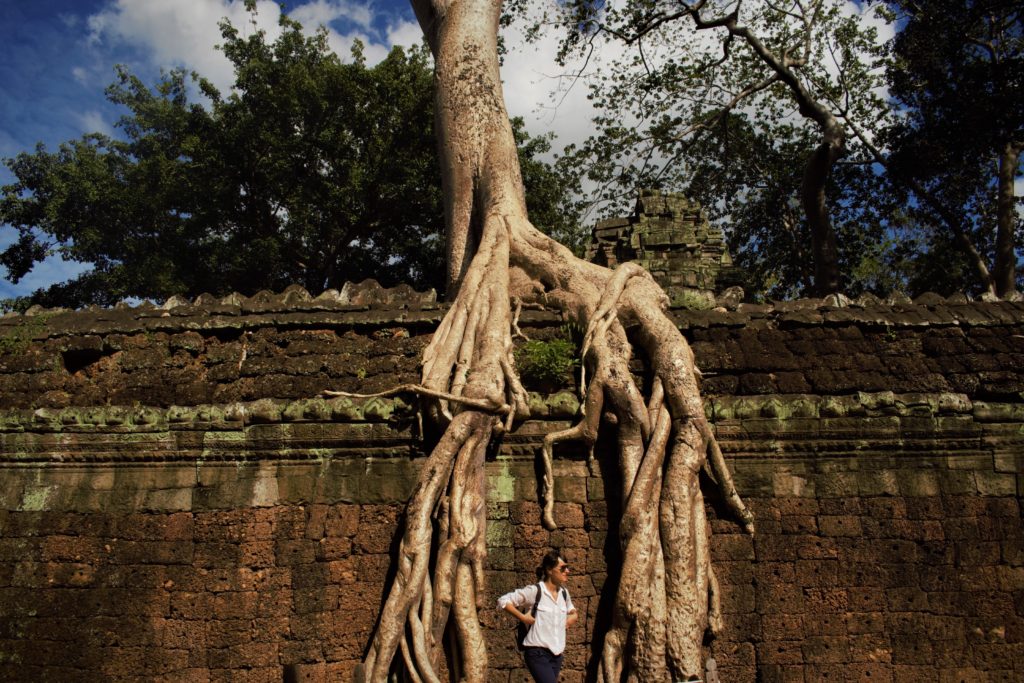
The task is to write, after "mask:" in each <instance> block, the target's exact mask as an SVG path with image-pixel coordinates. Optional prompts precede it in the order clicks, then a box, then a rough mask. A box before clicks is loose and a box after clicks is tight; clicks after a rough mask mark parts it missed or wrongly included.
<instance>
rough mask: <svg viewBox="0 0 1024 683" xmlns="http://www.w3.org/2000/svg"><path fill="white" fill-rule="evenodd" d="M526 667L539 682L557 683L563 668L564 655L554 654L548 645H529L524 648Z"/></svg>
mask: <svg viewBox="0 0 1024 683" xmlns="http://www.w3.org/2000/svg"><path fill="white" fill-rule="evenodd" d="M523 657H524V658H525V659H526V668H527V669H529V670H530V675H531V676H533V680H535V681H537V683H556V682H557V681H558V672H559V671H561V670H562V655H556V654H552V653H551V650H549V649H547V648H546V647H528V648H526V649H525V650H523Z"/></svg>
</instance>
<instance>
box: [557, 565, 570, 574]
mask: <svg viewBox="0 0 1024 683" xmlns="http://www.w3.org/2000/svg"><path fill="white" fill-rule="evenodd" d="M555 571H556V572H561V573H563V574H568V573H569V565H567V564H563V565H562V566H561V567H555Z"/></svg>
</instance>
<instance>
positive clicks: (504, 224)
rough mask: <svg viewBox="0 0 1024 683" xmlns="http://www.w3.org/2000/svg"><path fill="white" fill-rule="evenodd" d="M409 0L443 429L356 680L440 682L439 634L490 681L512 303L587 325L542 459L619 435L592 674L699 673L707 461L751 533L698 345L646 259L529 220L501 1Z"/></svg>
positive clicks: (433, 376) (521, 395) (456, 669)
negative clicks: (425, 49) (612, 566)
mask: <svg viewBox="0 0 1024 683" xmlns="http://www.w3.org/2000/svg"><path fill="white" fill-rule="evenodd" d="M413 6H414V9H415V11H416V15H417V18H418V19H419V21H420V25H421V27H422V28H423V31H424V34H425V36H426V38H427V42H428V43H429V44H430V46H431V49H432V51H433V53H434V61H435V80H436V89H437V95H436V96H437V134H438V137H439V144H440V149H441V155H440V157H441V163H442V174H443V180H444V188H445V195H446V207H447V208H446V217H447V220H448V226H447V236H448V240H449V241H448V254H449V262H448V278H449V287H450V290H451V292H453V296H452V298H451V302H452V303H451V308H450V309H449V311H448V313H447V314H446V315H445V317H444V319H443V320H442V322H441V324H440V326H439V327H438V330H437V332H436V333H435V334H434V337H433V339H432V340H431V342H430V344H429V345H428V346H427V348H426V350H425V351H424V357H423V369H422V380H421V382H422V384H421V386H420V389H421V393H423V394H426V395H428V396H431V397H434V398H435V399H436V400H433V401H431V403H430V404H429V406H428V410H427V412H428V413H429V414H430V415H431V416H432V417H433V418H434V419H435V420H437V421H438V422H439V423H440V424H441V425H442V426H444V427H445V431H444V434H443V436H442V438H441V439H440V441H439V443H438V444H437V446H436V447H435V448H434V450H433V452H432V453H431V455H430V456H429V458H428V459H427V461H426V463H425V465H424V467H423V469H422V471H421V474H420V478H419V481H418V484H417V486H416V489H415V492H414V494H413V496H412V498H411V499H410V501H409V503H408V507H407V510H406V515H405V522H404V530H403V537H402V540H401V543H400V546H399V551H398V557H397V565H398V566H397V573H396V577H395V579H394V582H393V584H392V586H391V587H390V589H389V590H390V592H389V594H388V597H387V599H386V602H385V605H384V608H383V610H382V613H381V616H380V621H379V623H378V626H377V630H376V632H375V634H374V637H373V640H372V643H371V644H370V647H369V650H368V652H367V655H366V657H365V659H364V661H363V663H362V664H361V665H360V666H359V667H357V670H356V679H357V680H365V681H372V682H373V683H384V682H385V681H386V680H387V677H388V674H389V672H390V671H392V669H393V668H394V667H396V666H403V667H404V668H405V670H406V672H407V675H408V677H409V679H410V680H413V681H417V682H418V681H439V673H438V672H439V671H440V666H439V664H440V662H441V657H442V656H444V648H443V639H444V637H445V633H446V632H447V633H449V634H454V639H455V644H454V646H452V647H450V648H449V653H450V654H451V655H452V657H453V660H452V661H450V662H449V666H448V670H449V672H451V673H453V674H454V676H453V679H454V680H464V681H467V682H468V683H484V682H485V681H486V680H487V673H486V672H487V653H486V648H485V645H484V640H483V634H482V631H481V627H480V622H479V618H478V616H477V610H478V609H480V608H483V607H484V597H485V595H486V592H485V589H484V583H483V576H484V571H483V570H484V563H485V560H486V546H485V542H484V540H485V523H486V517H485V509H486V504H485V498H484V496H485V488H484V476H483V471H484V460H485V454H486V451H487V446H488V444H489V442H490V441H491V439H492V438H493V437H494V436H496V435H497V434H500V433H501V432H502V431H504V430H507V429H509V428H510V427H511V426H512V424H513V422H514V421H515V420H517V419H523V418H525V417H527V416H528V415H529V411H528V408H527V396H526V392H525V391H524V390H523V388H522V385H521V383H520V381H519V377H518V374H517V372H516V369H515V363H514V356H513V345H512V327H513V320H512V317H511V304H510V302H511V301H512V299H513V298H515V299H518V300H520V301H522V302H527V303H540V304H543V305H545V306H548V307H552V308H555V309H557V310H559V311H561V312H562V314H563V316H564V317H565V318H566V319H567V320H572V321H575V322H577V323H578V324H579V325H580V326H581V328H583V329H586V330H587V333H586V336H585V340H584V344H583V349H582V351H581V353H582V355H583V365H584V368H585V373H586V375H587V376H589V377H590V380H589V383H586V382H585V380H584V381H583V382H581V384H584V385H585V387H586V388H585V391H584V400H583V405H584V408H583V410H582V412H583V415H582V417H581V419H580V421H579V423H578V424H577V425H575V426H574V427H572V428H571V429H568V430H565V431H563V432H557V433H554V434H551V435H549V436H548V437H547V438H546V439H545V442H544V448H543V452H542V456H543V457H544V460H545V468H546V471H547V472H550V471H551V457H552V451H553V449H554V446H555V445H556V444H557V443H558V442H559V441H565V440H569V439H575V440H580V441H583V442H584V443H587V444H589V445H593V444H594V441H595V440H596V438H597V431H598V426H599V424H600V422H601V420H602V419H609V420H610V421H611V422H612V423H614V424H615V425H616V429H617V445H618V469H619V475H620V477H621V480H622V491H623V494H622V495H623V508H624V514H623V516H622V520H621V523H620V527H619V534H620V539H621V544H622V555H623V563H622V573H621V577H620V579H619V584H618V587H617V589H616V590H617V592H616V596H615V600H614V607H613V613H614V614H613V623H612V624H610V625H609V627H608V630H607V633H606V635H605V640H604V644H603V651H602V655H601V662H600V666H599V679H600V680H601V681H607V682H609V683H611V682H613V681H614V682H615V683H618V682H619V681H652V682H653V681H657V682H659V683H661V682H663V681H666V680H680V679H685V678H686V677H688V676H699V675H701V674H702V673H703V658H702V653H701V648H702V642H703V639H704V636H705V633H706V632H707V630H708V629H709V627H711V628H712V629H713V628H714V626H715V624H716V623H717V619H718V610H717V596H716V593H715V591H714V586H715V581H714V573H713V569H712V566H711V560H710V555H709V551H708V547H709V543H708V537H709V533H710V531H709V525H708V523H707V520H706V518H705V515H704V504H703V498H702V496H701V492H700V488H699V485H698V474H699V472H700V471H701V470H702V469H703V468H707V469H708V470H709V474H710V476H711V477H712V478H713V480H714V481H716V482H717V483H718V485H719V487H720V488H721V489H722V490H723V494H724V497H725V500H726V501H727V503H728V504H729V505H730V506H731V507H732V509H733V510H734V511H735V513H736V514H737V515H738V516H739V517H740V518H741V519H742V520H743V523H744V525H745V526H746V528H747V529H748V530H751V531H752V529H753V520H752V517H751V516H750V514H749V513H748V512H747V510H746V509H745V508H744V506H743V503H742V501H740V499H739V496H738V495H737V494H736V491H735V488H734V487H733V485H732V480H731V477H730V474H729V471H728V469H727V467H726V465H725V461H724V458H723V456H722V453H721V450H719V449H718V447H717V443H716V441H715V438H714V434H713V433H712V431H711V429H710V427H709V425H708V422H707V420H706V418H705V415H704V407H703V401H702V399H701V396H700V390H699V372H698V370H697V369H696V367H695V366H694V359H693V354H692V352H691V350H690V348H689V346H688V345H687V343H686V341H685V339H684V338H683V337H682V335H681V334H680V333H679V330H678V328H676V326H675V325H674V323H673V322H672V321H671V320H670V318H669V317H668V316H667V315H666V310H667V304H668V299H667V297H666V296H665V294H664V292H662V290H661V289H660V287H658V285H657V284H656V283H655V282H654V280H653V279H652V278H651V277H650V275H649V274H647V273H646V271H644V270H643V269H642V268H640V267H638V266H635V265H633V264H626V265H623V266H620V267H619V268H618V269H617V270H615V271H611V270H608V269H606V268H603V267H600V266H597V265H595V264H591V263H588V262H585V261H581V260H580V259H577V258H576V257H575V256H573V255H572V253H571V252H570V251H569V250H568V249H566V248H565V247H563V246H562V245H560V244H558V243H557V242H555V241H554V240H552V239H550V238H549V237H547V236H546V235H544V234H543V233H541V232H540V231H538V230H536V229H535V228H534V227H533V226H532V225H531V224H530V222H529V220H528V218H527V215H526V204H525V198H524V195H523V185H522V180H521V176H520V170H519V164H518V157H517V154H516V147H515V141H514V139H513V135H512V128H511V125H510V123H509V119H508V114H507V112H506V110H505V105H504V100H503V96H502V89H501V81H500V77H499V73H498V52H497V30H498V19H499V16H500V12H501V0H450V1H449V2H444V1H442V0H433V1H431V0H413ZM634 352H636V353H638V354H639V355H640V356H642V357H643V358H644V359H645V360H646V362H647V365H648V367H649V369H650V375H651V377H650V379H649V386H650V389H649V391H648V392H647V393H646V394H645V393H644V391H642V387H641V386H639V385H638V383H637V381H636V380H635V379H634V377H633V375H632V373H631V372H630V370H629V363H630V360H631V358H632V357H633V355H634ZM439 397H440V398H439ZM551 483H552V482H551V477H550V476H548V477H545V486H544V487H543V498H544V500H543V503H544V517H543V521H544V524H545V525H546V526H547V527H548V528H554V527H555V525H556V524H557V520H556V519H555V518H554V514H553V492H552V490H551V489H552V487H551ZM486 607H487V608H493V606H492V605H487V606H486ZM598 631H599V630H598ZM399 652H400V654H399Z"/></svg>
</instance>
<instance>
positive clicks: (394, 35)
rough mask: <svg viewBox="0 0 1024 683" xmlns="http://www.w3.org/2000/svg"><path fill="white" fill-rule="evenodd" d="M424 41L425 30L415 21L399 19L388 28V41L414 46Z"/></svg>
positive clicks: (404, 45)
mask: <svg viewBox="0 0 1024 683" xmlns="http://www.w3.org/2000/svg"><path fill="white" fill-rule="evenodd" d="M422 42H423V31H422V30H420V25H419V24H418V23H417V22H415V21H405V20H399V21H397V22H396V23H394V24H392V25H391V27H390V28H388V43H390V44H391V45H401V46H402V47H413V46H415V45H419V44H420V43H422Z"/></svg>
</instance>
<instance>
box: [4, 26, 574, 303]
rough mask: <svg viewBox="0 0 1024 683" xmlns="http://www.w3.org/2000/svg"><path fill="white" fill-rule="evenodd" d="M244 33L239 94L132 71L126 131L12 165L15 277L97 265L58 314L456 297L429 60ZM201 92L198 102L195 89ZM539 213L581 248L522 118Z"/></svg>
mask: <svg viewBox="0 0 1024 683" xmlns="http://www.w3.org/2000/svg"><path fill="white" fill-rule="evenodd" d="M281 23H282V29H283V30H282V33H281V35H280V37H279V38H277V39H276V40H275V41H269V40H268V39H267V38H266V36H265V34H264V33H262V32H255V33H254V34H252V35H250V36H248V37H245V36H242V35H241V34H240V33H239V32H238V31H237V30H236V29H235V28H234V27H233V26H231V25H230V24H228V23H224V24H222V27H221V28H222V34H223V39H224V42H223V45H222V48H221V49H222V50H223V51H224V53H225V55H226V56H227V57H228V59H229V60H230V61H231V63H232V64H233V65H234V69H235V83H234V87H233V88H232V90H231V91H230V92H229V93H226V94H225V93H221V92H219V91H218V90H217V89H216V88H215V87H214V86H213V85H212V84H211V83H210V82H209V81H208V80H206V79H205V78H203V77H202V76H201V75H198V74H195V73H192V74H189V73H186V72H185V71H183V70H174V71H171V72H169V73H166V74H164V75H163V77H162V78H161V79H160V81H159V82H158V83H157V84H156V86H155V88H153V89H151V88H149V87H147V85H146V84H145V83H143V82H142V81H141V80H140V79H139V78H138V77H136V76H134V75H133V74H132V73H130V72H129V71H128V70H127V69H125V68H123V67H119V68H118V70H117V80H116V82H115V83H114V84H113V85H111V86H110V87H109V88H108V89H107V97H108V98H109V99H110V100H111V101H112V102H114V103H116V104H117V105H120V106H122V107H124V108H125V109H126V110H127V113H126V114H125V115H124V116H123V117H122V118H121V119H120V121H119V122H118V124H117V127H118V129H119V135H118V136H117V137H109V136H105V135H101V134H90V135H85V136H83V137H82V138H81V139H78V140H71V141H68V142H66V143H64V144H62V145H61V146H60V148H59V149H58V150H57V151H55V152H51V151H48V150H46V149H45V148H44V147H43V146H41V145H40V146H38V147H37V148H36V149H35V151H33V152H26V153H22V154H19V155H18V156H16V157H15V158H13V159H7V160H6V163H7V166H8V167H9V168H10V170H11V171H12V172H13V174H14V176H15V178H16V181H15V182H13V183H12V184H10V185H7V186H5V187H4V188H3V195H2V198H0V222H2V223H6V224H9V225H10V226H12V227H13V228H14V229H16V230H17V231H18V239H17V241H16V242H14V243H13V244H12V245H11V246H10V247H9V248H8V249H6V250H5V251H4V252H3V253H2V254H0V263H2V264H3V265H4V266H5V267H6V268H7V273H8V277H9V279H11V280H13V281H17V280H18V279H19V278H21V277H22V276H24V275H25V274H26V273H27V272H28V271H29V270H30V269H31V268H32V267H33V265H34V264H35V263H37V262H39V261H40V260H42V259H43V258H45V257H46V256H47V255H48V254H50V253H59V254H60V255H61V256H63V257H64V258H65V259H68V260H73V261H80V262H85V263H89V264H92V269H91V270H89V271H87V272H85V273H84V274H82V275H81V276H79V277H78V278H76V279H74V280H71V281H69V282H62V283H58V284H55V285H53V286H51V287H49V288H48V289H45V290H40V291H37V292H36V293H35V294H33V295H32V296H31V297H30V298H29V299H28V300H27V301H22V302H20V305H22V306H24V305H27V304H28V303H42V304H44V305H61V306H81V305H85V304H90V303H99V304H111V303H114V302H116V301H118V300H121V299H124V298H127V297H138V298H152V299H156V300H161V299H165V298H167V297H169V296H171V295H175V294H177V295H185V296H196V295H198V294H200V293H203V292H210V293H214V294H223V293H227V292H230V291H239V292H243V293H249V294H251V293H254V292H256V291H258V290H260V289H271V290H280V289H282V288H284V287H285V286H287V285H288V284H292V283H298V284H301V285H303V286H304V287H306V288H307V289H309V290H310V291H312V292H319V291H322V290H324V289H326V288H329V287H335V288H340V287H341V285H342V283H344V282H345V281H346V280H351V281H359V280H362V279H364V278H366V277H374V278H376V279H378V280H379V281H381V282H383V283H386V284H394V283H398V282H408V283H410V284H412V285H413V286H416V287H420V288H426V287H431V286H433V287H439V286H441V285H442V277H443V275H442V273H443V262H444V250H443V249H444V245H443V232H444V228H443V226H444V210H443V206H442V194H441V192H442V190H441V180H440V174H439V172H438V160H437V151H436V149H437V144H436V142H435V138H434V133H433V120H434V101H433V85H432V79H433V76H432V68H431V64H430V59H431V58H430V56H429V53H428V52H427V51H426V50H425V49H422V48H416V49H411V50H403V49H402V48H395V49H393V50H392V51H391V53H390V54H389V55H388V56H387V57H386V58H385V59H384V60H383V61H382V62H380V63H379V64H377V65H375V66H372V67H370V66H367V64H366V63H365V60H364V59H363V57H362V53H361V48H360V46H359V45H358V44H357V45H356V46H355V48H353V53H352V59H351V61H349V62H343V61H341V60H340V59H339V58H338V57H337V56H336V55H335V54H333V53H332V52H331V51H330V50H329V48H328V46H327V40H326V34H325V33H324V32H322V31H321V32H319V33H317V34H315V35H313V36H308V35H305V34H304V33H303V31H302V28H301V26H300V25H299V24H297V23H296V22H294V21H292V20H290V19H288V18H287V17H282V20H281ZM197 91H198V92H197ZM516 129H517V136H518V140H519V143H520V145H519V149H520V155H521V157H522V159H523V163H524V168H525V169H526V173H525V175H526V177H527V182H529V183H530V184H531V186H532V187H535V188H536V189H537V192H536V193H535V197H536V199H534V200H532V201H533V203H534V204H536V210H537V211H538V212H540V213H544V214H546V215H547V216H549V218H550V219H551V220H552V222H553V223H555V225H553V228H554V229H555V230H556V232H561V233H564V234H572V233H573V232H574V231H575V230H576V228H575V224H574V214H573V208H572V206H571V204H570V199H569V196H568V195H567V193H566V191H565V189H564V187H565V186H564V185H563V184H562V183H561V181H559V180H558V178H557V177H556V175H555V173H554V171H553V170H552V169H551V167H550V166H549V165H548V164H546V163H545V162H543V161H542V160H541V159H540V158H539V157H540V155H542V154H543V153H545V152H546V151H547V149H548V145H549V144H550V143H549V141H548V140H547V139H545V138H531V137H530V136H529V135H528V134H526V132H525V131H523V130H522V122H521V121H520V122H517V128H516Z"/></svg>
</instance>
